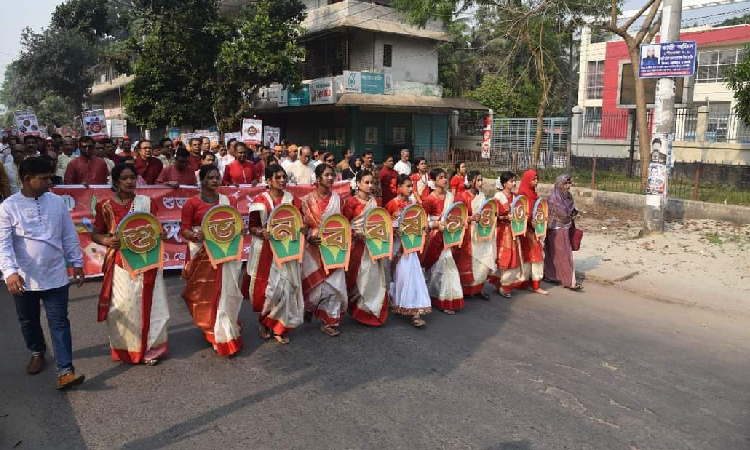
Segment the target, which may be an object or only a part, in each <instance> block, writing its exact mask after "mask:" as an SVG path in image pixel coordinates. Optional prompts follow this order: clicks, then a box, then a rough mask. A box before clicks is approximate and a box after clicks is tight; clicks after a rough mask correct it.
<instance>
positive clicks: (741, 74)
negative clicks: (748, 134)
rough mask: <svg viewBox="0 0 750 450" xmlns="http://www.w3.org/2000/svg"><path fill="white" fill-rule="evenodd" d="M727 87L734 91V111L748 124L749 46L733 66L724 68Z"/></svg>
mask: <svg viewBox="0 0 750 450" xmlns="http://www.w3.org/2000/svg"><path fill="white" fill-rule="evenodd" d="M724 75H725V76H726V77H727V87H729V89H731V90H732V91H734V99H735V101H736V102H735V105H734V112H735V113H736V114H737V115H738V116H739V117H741V118H742V120H743V121H744V122H745V124H747V125H750V46H747V47H746V48H745V57H744V58H743V59H742V61H740V63H739V64H737V65H736V66H734V67H727V68H726V69H724Z"/></svg>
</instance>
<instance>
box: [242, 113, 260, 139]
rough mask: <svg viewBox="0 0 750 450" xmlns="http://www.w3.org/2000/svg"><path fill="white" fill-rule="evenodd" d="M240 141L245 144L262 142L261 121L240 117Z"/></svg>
mask: <svg viewBox="0 0 750 450" xmlns="http://www.w3.org/2000/svg"><path fill="white" fill-rule="evenodd" d="M242 141H243V142H244V143H245V144H246V145H260V143H261V142H263V121H262V120H258V119H242Z"/></svg>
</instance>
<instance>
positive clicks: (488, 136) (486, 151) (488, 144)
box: [482, 114, 492, 159]
mask: <svg viewBox="0 0 750 450" xmlns="http://www.w3.org/2000/svg"><path fill="white" fill-rule="evenodd" d="M491 148H492V114H487V115H485V116H484V130H482V158H484V159H490V153H491V151H490V150H491Z"/></svg>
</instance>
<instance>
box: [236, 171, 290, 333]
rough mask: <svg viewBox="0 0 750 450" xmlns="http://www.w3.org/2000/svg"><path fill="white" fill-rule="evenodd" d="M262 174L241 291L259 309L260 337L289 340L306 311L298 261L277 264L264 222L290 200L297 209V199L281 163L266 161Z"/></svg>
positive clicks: (251, 215) (253, 206)
mask: <svg viewBox="0 0 750 450" xmlns="http://www.w3.org/2000/svg"><path fill="white" fill-rule="evenodd" d="M264 175H265V180H266V183H268V191H267V192H264V193H262V194H260V195H258V196H257V197H255V200H254V201H253V203H252V204H251V205H250V223H249V228H250V233H251V234H252V235H253V244H252V247H251V250H250V254H249V255H248V257H247V272H246V273H245V276H244V278H243V283H242V291H243V294H244V296H245V297H246V298H249V299H251V301H252V304H253V310H254V311H256V312H259V313H260V316H259V317H258V319H259V321H260V326H259V327H260V335H261V337H263V339H270V338H271V337H272V336H273V338H274V339H276V341H278V342H279V343H281V344H288V343H289V337H287V334H289V332H290V331H292V330H293V329H295V328H297V327H298V326H299V325H301V324H302V320H303V318H304V313H305V303H304V300H303V298H302V278H301V275H300V263H299V261H297V260H292V261H286V262H284V263H282V264H281V267H279V265H278V264H277V263H276V261H274V257H273V252H272V251H271V244H270V242H269V239H270V234H269V232H268V230H267V229H266V225H267V223H268V216H269V215H270V214H271V211H273V209H274V208H275V207H277V206H279V205H283V204H287V205H289V204H291V205H294V206H295V207H296V208H297V209H299V208H300V203H299V200H297V199H296V198H294V196H293V195H292V194H290V193H289V192H286V191H285V190H284V189H285V188H286V182H287V176H286V172H284V169H282V168H281V166H280V165H278V164H271V165H269V166H268V167H266V169H265V174H264Z"/></svg>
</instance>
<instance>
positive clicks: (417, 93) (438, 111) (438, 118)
mask: <svg viewBox="0 0 750 450" xmlns="http://www.w3.org/2000/svg"><path fill="white" fill-rule="evenodd" d="M237 3H241V2H240V1H238V2H237ZM304 3H305V5H306V7H307V10H308V15H307V18H306V20H305V21H304V22H303V23H302V26H303V27H304V29H305V34H304V36H303V38H302V40H301V45H303V46H304V47H305V50H306V59H305V63H304V69H303V78H304V80H305V81H304V87H303V89H302V90H301V91H298V92H288V90H286V89H284V87H283V86H279V85H277V86H270V87H268V88H266V89H262V90H261V92H260V93H259V96H258V99H257V101H256V102H255V103H254V107H255V112H256V114H257V116H258V117H259V118H261V119H262V120H263V122H264V125H267V126H274V127H279V128H281V135H282V137H283V138H285V139H286V140H287V141H289V142H295V143H303V144H307V145H311V146H312V147H314V148H316V149H325V150H329V151H332V152H334V153H335V154H337V155H340V154H341V153H342V152H343V150H344V149H345V148H351V149H354V150H355V151H356V152H358V153H360V154H361V152H362V151H363V150H364V149H366V148H369V149H371V150H373V152H374V154H375V159H376V160H382V159H383V158H384V157H385V156H386V155H396V154H398V151H399V150H400V149H401V148H404V147H406V148H411V149H413V151H414V153H415V154H416V155H419V154H422V153H424V152H425V151H427V150H437V151H440V150H445V151H447V150H448V149H449V148H450V147H451V143H450V128H451V127H450V122H451V120H450V119H451V117H452V114H453V113H454V111H456V110H486V109H487V108H484V107H483V106H482V105H480V104H478V103H476V102H474V101H470V100H465V99H457V98H443V97H442V88H441V86H440V85H439V84H438V48H437V47H438V45H441V44H443V43H445V42H448V41H449V40H450V37H449V36H448V34H447V33H446V32H445V27H444V25H443V24H442V23H439V22H432V23H429V24H427V26H426V27H424V28H418V27H414V26H411V25H409V24H407V22H406V19H405V17H404V16H403V14H401V13H400V12H398V11H397V10H395V9H394V8H392V7H390V6H388V4H389V3H390V2H389V1H386V0H378V1H355V0H341V1H335V0H328V1H326V0H305V1H304Z"/></svg>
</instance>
